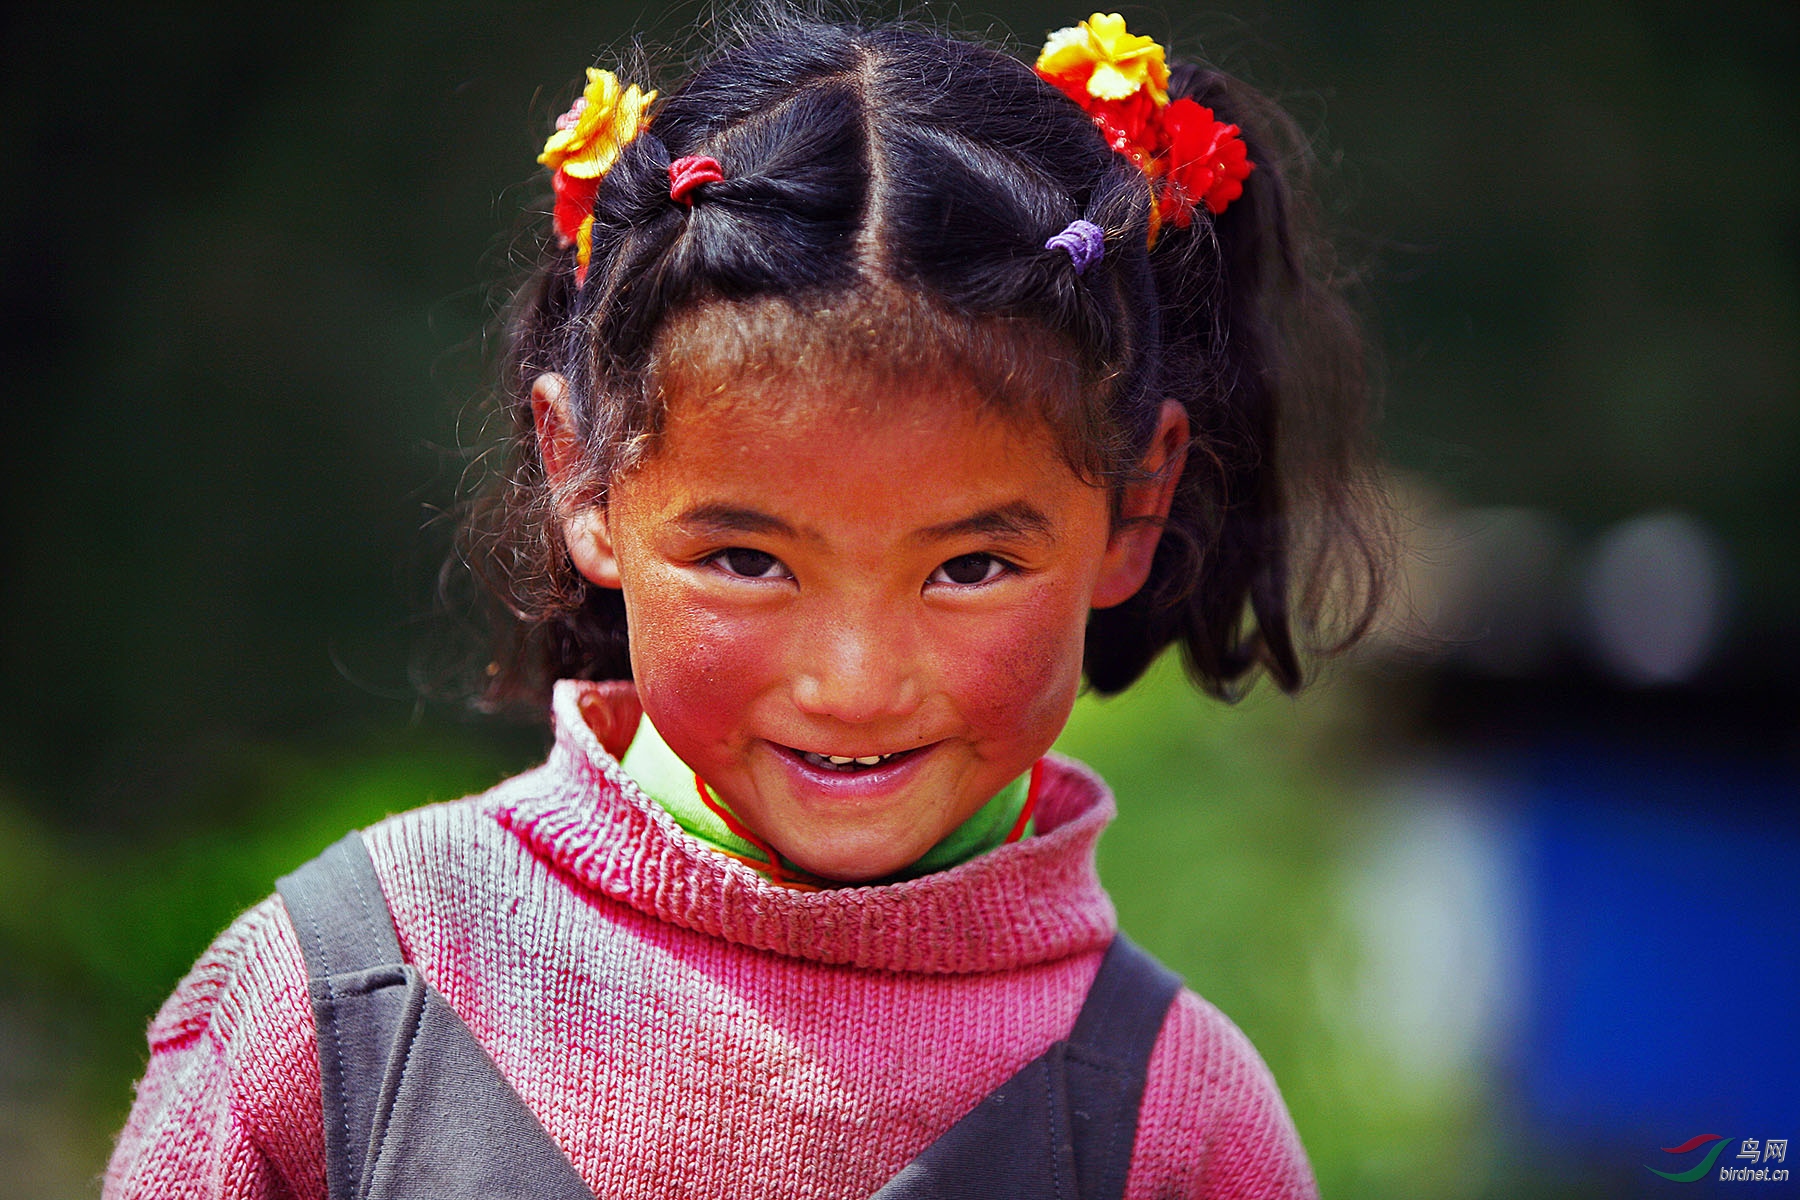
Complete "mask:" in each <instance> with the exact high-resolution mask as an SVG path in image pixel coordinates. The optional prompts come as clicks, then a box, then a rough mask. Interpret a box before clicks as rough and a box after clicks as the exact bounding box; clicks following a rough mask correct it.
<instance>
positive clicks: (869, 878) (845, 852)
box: [782, 841, 931, 883]
mask: <svg viewBox="0 0 1800 1200" xmlns="http://www.w3.org/2000/svg"><path fill="white" fill-rule="evenodd" d="M930 848H931V847H929V846H926V847H924V848H923V849H920V850H918V851H917V852H916V853H910V854H896V853H895V849H894V843H893V842H891V841H887V842H883V843H881V845H880V846H878V847H875V848H873V849H852V848H849V847H816V848H809V849H802V850H800V851H799V852H798V853H793V852H789V851H785V850H784V851H782V856H783V857H784V858H786V859H787V860H788V861H789V862H791V863H793V864H794V865H795V866H797V867H799V868H801V869H802V870H804V871H806V872H808V873H810V874H813V875H817V876H818V877H819V878H821V879H829V880H831V881H832V882H833V883H872V882H874V881H875V880H877V879H886V878H887V877H888V876H890V875H895V874H898V873H899V872H901V871H904V870H906V868H908V867H910V866H912V864H914V863H916V862H918V861H919V859H921V858H923V857H924V855H925V851H926V850H929V849H930Z"/></svg>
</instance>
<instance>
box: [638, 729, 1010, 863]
mask: <svg viewBox="0 0 1800 1200" xmlns="http://www.w3.org/2000/svg"><path fill="white" fill-rule="evenodd" d="M620 766H622V767H624V768H625V773H626V774H627V775H630V776H631V778H632V779H633V780H634V781H635V782H636V783H637V785H638V787H639V788H640V789H642V790H643V792H644V794H645V795H647V796H649V797H650V798H651V799H652V800H654V801H656V802H657V804H659V805H661V806H662V808H663V811H665V812H667V813H668V814H669V815H670V816H671V817H674V818H675V823H676V824H677V825H679V826H681V827H682V829H684V830H686V831H687V832H688V833H690V834H692V835H693V836H694V837H696V838H698V839H699V840H700V841H702V842H705V843H706V844H707V845H709V846H711V847H712V848H713V849H715V850H721V851H723V852H725V853H726V854H729V855H730V856H732V857H733V858H737V859H742V860H745V861H747V862H748V863H749V864H750V865H751V866H753V867H757V869H758V870H763V873H764V874H768V872H767V871H766V870H764V869H763V868H762V867H761V866H760V865H759V864H762V863H765V862H766V861H767V859H766V858H765V857H764V855H763V853H762V851H760V850H758V849H757V848H756V847H755V846H753V845H751V844H750V843H749V842H747V841H745V840H744V839H743V838H741V837H739V836H738V835H737V834H735V833H733V832H731V830H730V829H728V828H727V827H726V825H725V822H724V821H722V820H720V819H719V815H718V814H717V813H715V812H713V810H712V809H710V808H708V807H707V806H706V805H705V804H703V803H701V801H700V793H699V789H698V788H696V787H695V778H696V777H695V774H694V771H693V769H692V768H691V767H689V766H688V765H687V764H686V763H684V762H682V761H681V759H679V758H677V757H676V755H675V752H674V751H673V750H671V749H669V745H668V743H667V742H665V741H663V740H662V735H661V734H659V733H658V732H656V726H654V725H652V724H651V723H650V718H649V717H648V716H646V717H644V718H643V719H642V720H640V721H639V722H638V728H637V736H636V737H634V738H632V739H631V748H630V749H629V750H627V751H626V752H625V759H624V761H623V762H621V763H620ZM707 791H708V793H709V794H710V795H711V796H712V798H713V802H714V803H715V804H717V805H719V807H721V808H724V807H726V806H725V802H724V801H722V800H720V799H719V794H718V793H717V792H714V791H712V789H711V788H708V789H707ZM1030 792H1031V772H1030V771H1027V772H1025V774H1023V775H1021V776H1019V777H1018V778H1017V779H1015V780H1013V781H1012V782H1011V783H1009V784H1007V785H1006V786H1005V787H1003V788H1001V789H1000V791H999V793H998V794H997V795H995V796H994V798H993V799H992V800H989V801H988V802H987V803H986V804H984V805H982V806H981V807H980V808H978V809H976V810H975V813H974V815H973V816H971V817H970V818H969V819H968V820H966V821H964V822H963V823H962V824H961V825H958V826H957V827H956V828H955V829H952V830H951V831H950V833H949V835H948V836H946V837H945V838H944V840H943V841H941V842H939V843H938V844H937V845H935V846H933V847H932V848H931V849H929V850H927V851H926V852H925V853H924V855H923V856H921V857H920V858H919V860H918V861H917V862H915V863H913V864H912V865H911V866H909V867H907V868H905V869H904V870H902V871H900V872H899V873H898V874H896V875H895V876H894V878H896V879H911V878H914V877H915V876H919V875H929V874H930V873H931V872H933V871H942V870H945V869H947V868H949V867H954V866H956V865H957V864H958V863H963V862H967V861H968V860H969V859H971V858H974V857H975V856H976V855H979V854H986V853H987V852H988V851H989V850H992V849H994V848H995V847H997V846H1000V845H1003V844H1005V842H1006V835H1007V834H1009V833H1011V832H1012V827H1013V825H1014V824H1015V823H1016V822H1017V821H1018V819H1019V814H1020V813H1021V812H1023V811H1024V808H1025V801H1026V799H1027V798H1028V797H1029V795H1030ZM1034 824H1035V820H1034V821H1027V822H1026V823H1025V829H1024V832H1023V833H1022V834H1020V836H1021V837H1030V836H1031V835H1032V833H1033V828H1032V827H1033V825H1034ZM784 862H785V860H784Z"/></svg>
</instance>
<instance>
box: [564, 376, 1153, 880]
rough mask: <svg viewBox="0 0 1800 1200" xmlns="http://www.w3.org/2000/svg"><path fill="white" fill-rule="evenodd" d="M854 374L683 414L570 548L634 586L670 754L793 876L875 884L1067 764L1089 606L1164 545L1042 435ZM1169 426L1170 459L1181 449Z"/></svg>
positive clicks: (1134, 581) (601, 578)
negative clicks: (1053, 762)
mask: <svg viewBox="0 0 1800 1200" xmlns="http://www.w3.org/2000/svg"><path fill="white" fill-rule="evenodd" d="M837 382H839V383H841V384H844V385H850V386H820V385H817V384H814V385H812V386H805V385H795V384H794V383H793V382H792V381H780V382H768V383H762V384H752V385H744V384H742V383H738V384H735V385H730V386H727V387H724V388H695V389H691V390H690V393H689V394H685V395H677V396H675V397H672V398H670V400H669V402H668V410H667V413H666V421H665V424H664V429H663V433H662V435H661V437H660V439H659V441H658V443H657V446H656V449H655V450H654V451H653V453H652V454H651V456H650V457H649V458H648V459H647V460H646V461H645V462H644V463H643V464H642V465H640V466H638V467H636V468H634V469H633V470H631V471H630V472H628V473H626V474H624V475H623V476H621V477H619V478H617V479H615V480H614V481H613V482H612V485H611V487H610V489H609V496H608V500H607V502H606V504H605V505H604V506H603V507H596V508H592V509H588V510H584V511H580V512H577V513H575V514H573V515H571V516H570V517H569V518H568V520H567V521H566V524H565V532H566V535H567V541H568V544H569V548H570V551H571V555H572V557H573V559H574V561H575V564H576V566H577V568H578V569H579V570H581V571H582V573H583V574H584V575H585V576H587V577H588V578H589V579H590V580H592V581H594V582H596V583H599V584H602V585H605V586H612V587H620V588H622V589H623V590H624V598H625V608H626V613H627V619H628V622H629V627H630V631H631V661H632V669H633V673H634V674H635V676H636V680H637V688H638V693H639V696H640V697H641V699H642V701H643V705H644V711H645V712H646V713H647V714H648V715H649V718H650V720H651V721H652V722H654V723H655V725H656V728H657V729H658V731H660V732H661V733H662V735H663V737H664V738H665V739H666V740H667V742H668V744H669V746H670V747H671V748H672V749H673V750H674V751H675V753H676V754H678V755H679V756H680V757H681V758H682V759H683V760H684V761H685V762H686V763H688V765H690V766H691V767H693V768H694V769H695V771H697V772H698V773H699V775H700V776H701V778H703V779H704V780H705V781H706V782H707V783H708V784H710V785H711V786H712V787H713V789H714V790H715V791H716V792H718V794H719V796H720V797H721V798H722V799H723V800H724V801H725V803H726V804H727V805H729V806H730V808H731V809H732V811H733V812H734V813H735V814H736V815H737V817H738V818H739V819H740V820H742V821H743V822H744V823H745V824H746V825H748V826H749V827H750V829H751V830H752V831H754V832H755V833H756V834H757V835H758V836H759V837H761V838H763V839H764V840H765V841H767V842H768V843H769V844H770V845H772V846H774V847H775V848H776V849H777V850H779V851H780V852H781V853H782V854H783V855H785V856H786V857H787V858H788V859H790V860H791V861H793V862H794V863H796V864H797V865H799V866H800V867H802V868H804V869H805V870H807V871H810V872H812V873H814V874H816V875H820V876H824V877H826V878H830V879H837V880H844V881H862V880H870V879H878V878H881V877H883V876H887V875H891V874H893V873H895V872H897V871H900V870H902V869H903V868H905V867H906V866H908V865H909V864H910V863H912V862H913V861H915V860H916V859H918V858H919V857H920V856H921V855H923V854H924V853H925V852H926V851H927V850H928V849H930V848H931V847H932V845H934V844H935V843H936V842H938V841H939V840H941V839H942V838H943V837H944V836H945V835H947V834H948V833H950V832H951V831H952V830H953V829H955V828H956V827H957V826H958V825H959V824H961V823H962V822H963V821H964V820H965V819H967V818H968V817H969V816H970V815H972V814H973V813H974V812H975V810H976V809H978V808H980V807H981V806H982V805H983V804H984V803H985V802H986V801H987V800H988V799H990V798H991V797H992V796H993V795H994V794H995V793H996V792H998V791H999V790H1000V789H1001V788H1002V787H1003V786H1005V784H1006V783H1008V782H1009V781H1010V780H1012V779H1014V778H1015V777H1017V776H1018V775H1020V774H1022V773H1023V772H1025V771H1026V770H1028V769H1029V768H1030V767H1031V765H1032V763H1034V762H1035V761H1036V760H1037V759H1038V758H1039V756H1041V755H1042V754H1043V753H1044V752H1045V751H1046V750H1048V749H1049V747H1050V744H1051V742H1052V741H1054V740H1055V738H1056V736H1057V734H1058V733H1059V732H1060V731H1061V729H1062V727H1063V723H1064V722H1065V721H1066V720H1067V718H1068V715H1069V710H1070V707H1071V706H1072V705H1073V703H1074V700H1075V694H1076V689H1077V687H1078V686H1079V683H1080V678H1081V659H1082V645H1083V633H1084V629H1085V626H1086V621H1087V614H1088V610H1089V609H1090V608H1092V607H1096V606H1105V605H1108V604H1117V603H1119V602H1121V601H1123V600H1125V599H1126V598H1128V597H1129V596H1130V595H1131V594H1132V593H1133V592H1135V591H1136V590H1137V588H1138V587H1139V586H1141V585H1142V582H1143V579H1144V576H1145V574H1146V572H1147V571H1148V567H1149V559H1150V555H1151V553H1152V552H1153V550H1154V547H1155V540H1156V534H1157V530H1156V529H1155V528H1154V527H1152V528H1143V527H1140V526H1121V527H1120V528H1119V530H1117V531H1115V529H1114V527H1113V524H1112V522H1111V520H1110V506H1109V497H1108V493H1107V492H1106V491H1105V490H1103V489H1101V488H1096V487H1093V486H1091V485H1089V484H1087V483H1085V482H1083V481H1082V480H1081V479H1080V478H1078V477H1077V476H1076V475H1075V473H1074V472H1073V471H1072V470H1071V469H1070V468H1069V466H1068V465H1067V464H1066V463H1065V462H1064V461H1063V458H1062V456H1061V455H1060V454H1059V452H1058V449H1057V445H1056V443H1055V442H1054V441H1053V439H1052V437H1051V434H1050V432H1049V430H1048V429H1047V428H1045V427H1044V426H1043V424H1042V423H1041V422H1039V421H1035V420H1032V421H1021V420H1015V419H1011V418H1006V417H1000V416H995V415H984V414H983V413H982V412H981V411H980V410H979V408H978V406H977V402H976V399H975V397H974V396H973V395H963V394H957V392H956V390H955V389H954V388H952V389H948V390H946V389H937V390H933V391H931V392H930V394H900V395H894V394H888V395H884V396H882V397H881V398H880V401H879V403H875V404H869V403H859V402H858V401H857V400H856V399H854V397H856V396H857V394H858V393H857V392H856V391H854V390H851V389H852V387H853V386H855V385H856V384H857V381H854V380H843V381H837ZM560 387H561V384H560V380H557V379H556V377H554V376H546V377H545V378H544V379H543V380H540V381H539V386H538V389H537V391H536V393H535V396H536V399H537V401H538V404H537V411H538V414H539V428H540V441H541V443H542V445H543V446H544V448H545V451H546V461H547V462H548V463H549V464H550V466H551V470H552V472H553V473H555V472H556V471H557V469H558V463H559V462H562V463H566V462H569V461H571V458H570V456H569V453H568V452H569V450H570V448H571V447H570V445H569V443H568V440H567V438H568V435H567V434H566V432H565V431H566V430H567V429H568V425H567V422H566V420H564V419H562V417H563V414H562V410H561V391H560ZM846 397H850V399H846ZM1169 407H1172V408H1175V412H1176V414H1179V408H1178V407H1176V406H1169ZM1177 424H1179V425H1180V428H1179V430H1176V429H1174V426H1175V425H1177ZM1164 425H1165V430H1164V431H1163V432H1162V433H1161V434H1159V437H1158V443H1157V446H1158V448H1157V449H1156V450H1154V451H1153V453H1152V456H1151V457H1152V458H1153V459H1154V458H1167V457H1168V456H1169V455H1170V453H1171V452H1172V453H1174V454H1177V455H1178V454H1179V450H1180V448H1181V443H1182V441H1183V440H1184V439H1185V433H1186V429H1185V423H1184V422H1183V421H1181V420H1180V418H1179V416H1178V415H1177V416H1175V417H1174V418H1171V417H1170V415H1169V414H1168V413H1167V412H1165V421H1164ZM558 439H561V441H560V442H559V440H558ZM1147 465H1152V466H1154V465H1160V463H1148V464H1147ZM1174 474H1175V472H1169V475H1170V476H1171V478H1170V479H1169V480H1164V481H1161V482H1158V483H1152V484H1147V485H1139V486H1137V487H1135V488H1128V489H1126V495H1125V496H1124V497H1123V498H1122V499H1123V501H1124V508H1125V510H1126V514H1127V515H1151V516H1155V515H1159V514H1158V512H1157V511H1156V510H1157V509H1158V508H1160V510H1161V512H1165V513H1166V511H1167V503H1168V500H1167V495H1168V492H1169V490H1170V488H1171V487H1172V476H1173V475H1174ZM844 760H853V761H848V762H846V761H844Z"/></svg>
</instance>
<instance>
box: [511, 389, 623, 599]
mask: <svg viewBox="0 0 1800 1200" xmlns="http://www.w3.org/2000/svg"><path fill="white" fill-rule="evenodd" d="M531 421H532V424H533V425H534V426H536V428H537V444H538V459H539V461H540V462H542V463H543V464H544V475H545V478H546V479H547V480H548V481H549V483H550V490H551V494H552V495H554V496H555V497H556V517H557V521H558V523H559V524H560V525H561V526H562V535H563V544H564V545H565V546H567V547H568V549H569V559H570V561H571V562H573V563H574V564H575V569H576V570H577V571H579V572H581V576H582V578H584V579H586V580H587V581H588V582H589V583H594V584H598V585H599V586H601V587H610V588H616V587H618V586H619V560H618V559H617V557H615V556H614V554H613V542H612V534H611V532H610V530H609V529H608V527H607V522H606V505H605V504H604V503H602V502H601V501H600V500H599V499H598V498H597V497H594V496H593V495H592V492H593V488H592V486H591V484H590V483H589V481H588V480H587V479H586V478H585V476H584V470H583V465H582V460H583V457H584V456H583V454H582V445H581V436H580V435H579V434H577V433H576V432H575V421H574V418H573V417H572V415H571V414H570V412H569V381H568V380H567V379H565V378H563V377H562V376H561V375H558V374H555V373H554V372H550V371H546V372H545V373H544V374H542V375H539V376H538V377H537V378H536V379H534V380H532V382H531Z"/></svg>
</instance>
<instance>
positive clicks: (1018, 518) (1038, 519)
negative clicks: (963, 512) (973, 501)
mask: <svg viewBox="0 0 1800 1200" xmlns="http://www.w3.org/2000/svg"><path fill="white" fill-rule="evenodd" d="M971 534H973V535H985V536H988V537H999V538H1019V539H1025V538H1037V539H1042V540H1044V541H1050V540H1052V527H1051V524H1050V518H1049V517H1046V516H1045V515H1044V513H1043V511H1042V510H1041V509H1039V508H1038V507H1037V506H1036V505H1035V504H1032V503H1031V502H1030V501H1028V500H1014V501H1013V502H1012V503H1010V504H1001V505H997V506H995V507H993V508H984V509H982V510H981V511H980V512H978V513H972V514H971V515H969V516H966V517H962V518H960V519H958V520H955V521H946V522H944V523H943V524H942V525H928V526H926V527H925V528H924V529H921V530H919V532H918V533H916V534H914V535H913V536H914V537H915V538H917V539H918V540H919V541H924V542H945V541H949V540H950V539H952V538H958V537H967V536H970V535H971Z"/></svg>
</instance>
